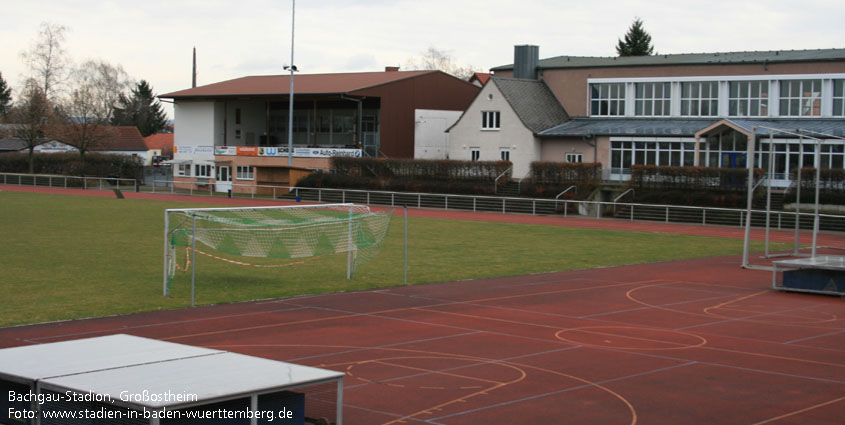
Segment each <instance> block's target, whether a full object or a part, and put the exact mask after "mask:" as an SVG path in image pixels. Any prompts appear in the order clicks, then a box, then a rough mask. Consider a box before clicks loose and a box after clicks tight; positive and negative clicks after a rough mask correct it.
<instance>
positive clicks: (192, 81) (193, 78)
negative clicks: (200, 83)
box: [191, 46, 197, 88]
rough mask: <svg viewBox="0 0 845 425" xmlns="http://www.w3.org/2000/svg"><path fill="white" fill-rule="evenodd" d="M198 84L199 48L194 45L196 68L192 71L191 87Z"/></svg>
mask: <svg viewBox="0 0 845 425" xmlns="http://www.w3.org/2000/svg"><path fill="white" fill-rule="evenodd" d="M196 86H197V48H196V46H194V69H193V71H192V72H191V88H194V87H196Z"/></svg>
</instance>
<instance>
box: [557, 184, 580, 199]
mask: <svg viewBox="0 0 845 425" xmlns="http://www.w3.org/2000/svg"><path fill="white" fill-rule="evenodd" d="M571 189H575V193H578V186H575V185H572V186H569V187H567V188H566V190H564V191H563V192H560V193H558V194H557V196H555V199H558V198H560V197H561V196H563V194H564V193H566V192H569V191H570V190H571Z"/></svg>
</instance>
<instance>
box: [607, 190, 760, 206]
mask: <svg viewBox="0 0 845 425" xmlns="http://www.w3.org/2000/svg"><path fill="white" fill-rule="evenodd" d="M760 193H761V192H760V191H759V190H758V191H756V192H755V196H760ZM747 196H748V195H747V193H745V192H740V191H736V190H719V189H716V188H711V189H708V190H677V189H675V190H661V189H645V190H642V191H635V192H634V198H633V202H636V203H641V204H660V205H689V206H695V207H716V208H743V209H744V208H745V207H746V206H747V202H748V198H747ZM623 202H627V201H623Z"/></svg>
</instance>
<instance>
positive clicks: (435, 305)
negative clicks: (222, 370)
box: [161, 281, 651, 341]
mask: <svg viewBox="0 0 845 425" xmlns="http://www.w3.org/2000/svg"><path fill="white" fill-rule="evenodd" d="M646 282H651V281H643V282H630V283H617V284H611V285H602V286H592V287H584V288H571V289H561V290H557V291H543V292H539V293H530V294H517V295H509V296H503V297H492V298H482V299H478V300H468V301H450V302H443V303H436V304H431V305H427V306H422V307H401V308H392V309H387V310H379V311H370V312H362V313H350V314H341V315H337V316H330V317H319V318H316V319H307V320H299V321H295V322H284V323H272V324H268V325H258V326H247V327H243V328H234V329H223V330H219V331H208V332H199V333H195V334H185V335H176V336H171V337H167V338H161V339H162V340H163V341H168V340H173V339H181V338H192V337H197V336H208V335H218V334H223V333H228V332H240V331H252V330H257V329H267V328H273V327H279V326H288V325H299V324H302V323H313V322H321V321H325V320H335V319H345V318H349V317H358V316H364V315H377V314H384V313H393V312H398V311H406V310H424V309H425V308H431V307H442V306H449V305H457V304H467V303H477V302H484V301H495V300H502V299H511V298H518V297H529V296H534V295H549V294H556V293H563V292H573V291H583V290H590V289H603V288H613V287H617V286H630V285H636V284H638V283H646ZM317 296H319V295H317ZM288 304H290V305H292V306H296V307H302V308H314V307H313V306H308V305H299V304H295V303H293V302H288ZM425 311H434V312H440V313H445V312H442V311H438V310H425ZM536 326H541V325H536ZM554 328H555V329H560V327H559V326H554Z"/></svg>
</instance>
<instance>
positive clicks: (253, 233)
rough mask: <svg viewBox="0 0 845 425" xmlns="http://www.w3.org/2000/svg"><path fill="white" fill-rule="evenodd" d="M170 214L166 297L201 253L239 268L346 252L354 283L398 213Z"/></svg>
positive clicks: (341, 209) (297, 209) (335, 208)
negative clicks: (356, 274)
mask: <svg viewBox="0 0 845 425" xmlns="http://www.w3.org/2000/svg"><path fill="white" fill-rule="evenodd" d="M164 215H165V217H164V239H165V241H164V251H165V252H164V295H165V296H166V295H168V293H169V288H170V284H171V282H172V281H173V278H174V276H175V274H176V272H177V271H179V270H181V271H185V272H187V271H189V270H190V271H191V273H192V275H193V273H194V270H195V268H196V260H195V258H196V254H200V255H204V256H207V257H211V258H214V259H217V260H220V261H224V262H227V263H230V264H234V265H245V266H255V267H285V266H291V265H297V264H301V263H303V262H306V261H308V260H309V259H314V258H318V257H324V256H329V255H337V254H344V253H345V254H346V263H347V276H346V277H347V278H348V279H351V278H352V275H353V273H354V270H355V269H356V268H357V267H359V266H360V265H362V264H364V263H365V262H366V261H367V260H369V259H370V258H372V257H373V256H374V255H375V254H376V253H377V252H378V251H379V250H380V249H381V246H382V243H383V241H384V238H385V235H386V234H387V230H388V227H389V226H390V219H391V217H392V216H393V211H392V210H386V211H379V212H374V211H371V210H370V208H369V207H368V206H365V205H355V204H323V205H296V206H278V207H244V208H197V209H169V210H166V211H165V214H164ZM252 258H255V259H275V260H277V261H276V262H272V261H270V262H268V261H267V260H260V261H256V262H254V263H253V262H252V261H250V259H252ZM192 287H193V277H192ZM192 292H193V291H192Z"/></svg>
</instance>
